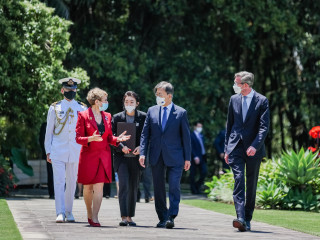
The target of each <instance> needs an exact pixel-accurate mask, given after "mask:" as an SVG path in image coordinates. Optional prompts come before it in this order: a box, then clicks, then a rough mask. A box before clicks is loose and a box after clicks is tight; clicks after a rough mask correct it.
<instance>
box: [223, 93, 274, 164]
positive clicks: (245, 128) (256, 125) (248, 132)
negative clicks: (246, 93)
mask: <svg viewBox="0 0 320 240" xmlns="http://www.w3.org/2000/svg"><path fill="white" fill-rule="evenodd" d="M269 117H270V116H269V103H268V99H267V98H266V97H265V96H263V95H261V94H259V93H257V92H256V91H254V95H253V98H252V101H251V104H250V106H249V109H248V113H247V115H246V119H245V121H244V122H243V120H242V101H241V94H235V95H233V96H232V97H231V99H230V103H229V110H228V122H227V132H226V138H225V153H227V154H230V153H231V152H232V151H233V149H234V148H235V147H236V145H237V144H238V142H239V141H240V139H242V141H243V145H244V147H245V150H247V149H248V147H250V146H253V147H254V148H255V149H256V150H257V152H256V154H255V156H254V157H255V158H262V157H264V156H265V146H264V140H265V138H266V136H267V134H268V131H269V122H270V119H269Z"/></svg>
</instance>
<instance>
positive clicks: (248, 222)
mask: <svg viewBox="0 0 320 240" xmlns="http://www.w3.org/2000/svg"><path fill="white" fill-rule="evenodd" d="M246 227H247V231H251V223H250V221H246Z"/></svg>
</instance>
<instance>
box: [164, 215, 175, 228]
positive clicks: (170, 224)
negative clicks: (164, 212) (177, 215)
mask: <svg viewBox="0 0 320 240" xmlns="http://www.w3.org/2000/svg"><path fill="white" fill-rule="evenodd" d="M173 227H174V217H172V216H170V217H169V219H168V220H167V222H166V228H169V229H171V228H173Z"/></svg>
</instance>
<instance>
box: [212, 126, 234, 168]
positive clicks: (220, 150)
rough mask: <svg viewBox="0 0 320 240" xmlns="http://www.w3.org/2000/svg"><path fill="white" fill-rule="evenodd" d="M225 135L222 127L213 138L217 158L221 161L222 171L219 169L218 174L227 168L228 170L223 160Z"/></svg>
mask: <svg viewBox="0 0 320 240" xmlns="http://www.w3.org/2000/svg"><path fill="white" fill-rule="evenodd" d="M225 137H226V129H222V130H221V131H220V132H219V134H218V136H217V137H216V139H215V140H214V143H213V145H214V147H215V149H216V153H217V158H218V159H219V160H220V161H221V162H222V171H219V174H224V173H226V171H227V170H230V167H229V165H228V164H227V163H226V162H225V160H224V141H225Z"/></svg>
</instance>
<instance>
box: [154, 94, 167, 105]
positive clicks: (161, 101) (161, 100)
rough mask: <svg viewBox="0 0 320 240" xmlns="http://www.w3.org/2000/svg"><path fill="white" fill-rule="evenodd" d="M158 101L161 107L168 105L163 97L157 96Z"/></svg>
mask: <svg viewBox="0 0 320 240" xmlns="http://www.w3.org/2000/svg"><path fill="white" fill-rule="evenodd" d="M156 100H157V104H158V105H159V106H163V105H164V104H165V103H166V101H165V98H162V97H158V96H157V98H156Z"/></svg>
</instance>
